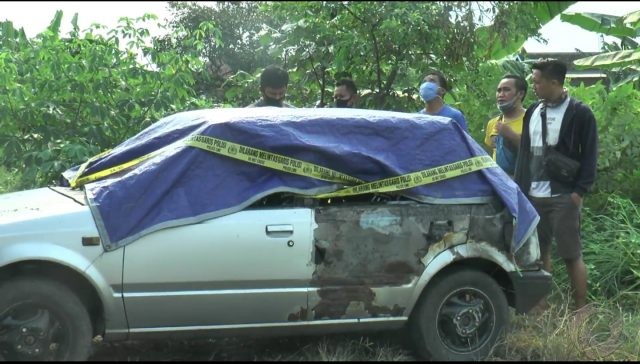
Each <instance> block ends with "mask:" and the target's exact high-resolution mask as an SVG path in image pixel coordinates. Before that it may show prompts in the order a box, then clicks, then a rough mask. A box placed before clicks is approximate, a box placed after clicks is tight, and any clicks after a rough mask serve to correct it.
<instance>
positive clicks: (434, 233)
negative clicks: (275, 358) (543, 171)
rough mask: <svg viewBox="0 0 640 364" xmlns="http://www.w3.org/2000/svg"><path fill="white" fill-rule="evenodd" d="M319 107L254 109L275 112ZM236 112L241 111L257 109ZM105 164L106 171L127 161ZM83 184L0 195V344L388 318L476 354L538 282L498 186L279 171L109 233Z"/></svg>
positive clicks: (0, 348) (28, 349)
mask: <svg viewBox="0 0 640 364" xmlns="http://www.w3.org/2000/svg"><path fill="white" fill-rule="evenodd" d="M211 112H212V113H215V111H211ZM323 112H325V113H326V111H317V110H316V111H269V112H267V114H268V113H277V115H278V117H279V118H280V119H281V120H280V121H279V122H278V123H280V122H281V121H282V119H283V118H284V119H287V118H288V117H293V118H300V115H301V114H304V113H323ZM242 113H245V114H243V115H244V116H246V117H248V118H249V119H250V118H252V117H254V116H255V113H258V114H260V111H242ZM246 113H254V114H246ZM361 114H362V115H364V118H365V119H366V118H367V117H369V115H374V114H373V112H371V114H369V112H361ZM383 114H384V113H383ZM247 115H248V116H247ZM260 115H262V114H260ZM304 115H307V114H304ZM334 117H336V118H338V119H340V117H339V116H334ZM405 117H406V118H409V119H412V118H417V119H419V120H418V122H419V123H426V122H429V121H431V122H434V121H432V120H429V118H428V117H424V116H410V115H407V116H402V118H405ZM340 120H342V119H340ZM342 121H344V120H342ZM438 123H440V122H439V121H438ZM442 124H443V125H444V126H438V127H443V128H444V127H446V128H457V126H454V125H452V124H455V123H451V122H450V121H444V122H443V123H442ZM394 127H395V126H394ZM469 139H470V138H469ZM305 143H308V141H306V142H305ZM156 147H157V146H156ZM172 155H173V154H172ZM221 158H224V157H221ZM237 163H244V162H237ZM158 165H159V164H157V163H156V164H153V163H151V162H150V164H149V167H147V169H149V170H153V169H154V168H159V167H158ZM260 168H262V167H260ZM80 170H82V168H80ZM119 173H120V174H119V175H117V176H111V177H105V178H107V179H109V178H114V179H118V178H122V176H123V175H126V174H130V173H132V170H131V169H124V170H123V171H120V172H119ZM274 173H282V172H274ZM474 173H478V172H474ZM500 173H501V172H500ZM155 178H159V177H155ZM252 178H253V177H252ZM504 178H506V179H508V176H506V175H504ZM505 181H506V182H505V183H510V182H509V181H507V180H505ZM438 183H444V182H438ZM151 187H152V186H149V188H151ZM85 188H86V190H83V189H78V188H71V187H48V188H40V189H36V190H31V191H22V192H14V193H9V194H5V195H0V355H1V356H2V357H3V358H5V359H9V360H24V359H27V360H29V359H56V360H66V359H69V360H83V359H86V358H87V357H88V355H89V354H90V350H91V339H92V338H93V337H94V336H96V335H101V336H102V338H103V340H127V339H143V338H150V337H175V336H176V335H187V336H190V337H192V336H200V335H206V336H211V335H245V334H250V335H293V334H315V333H333V332H344V331H364V332H367V331H370V330H380V329H397V328H402V327H407V328H408V329H409V330H411V334H412V337H413V338H414V339H415V340H414V341H415V342H414V344H415V348H416V350H417V351H418V353H419V354H420V355H421V356H423V357H425V358H433V359H440V360H443V359H444V360H447V359H462V360H465V359H478V358H482V357H483V356H485V355H487V353H488V352H489V351H490V350H491V348H492V346H493V344H494V343H495V342H496V340H497V339H498V338H499V336H500V335H501V334H503V333H504V330H505V328H506V326H507V323H508V322H507V321H508V307H509V306H511V307H513V308H514V309H515V310H516V312H518V313H523V312H526V311H528V310H529V309H530V308H531V307H532V306H533V305H535V303H537V301H538V300H539V299H540V298H541V297H543V296H544V295H546V294H547V293H548V292H549V289H550V275H549V274H548V273H546V272H544V271H543V270H542V269H541V268H540V264H539V261H538V260H539V247H538V241H537V235H536V233H535V229H533V230H532V231H531V232H530V233H529V234H527V236H526V237H525V238H524V239H523V241H522V242H521V244H519V246H517V249H516V248H514V244H513V242H514V239H513V236H514V218H513V214H512V213H511V212H510V211H509V210H508V209H507V208H506V207H505V202H504V201H503V199H501V198H499V197H498V196H497V195H496V196H492V197H489V198H483V199H481V200H477V201H475V202H474V201H473V200H472V202H468V201H465V200H464V199H462V200H453V201H449V202H447V201H434V202H424V201H416V199H415V198H410V197H407V196H405V195H404V194H402V193H400V192H399V193H377V192H374V193H363V194H358V195H351V196H342V197H330V198H317V196H313V195H314V194H317V193H307V194H305V193H304V192H300V191H288V190H286V188H284V189H283V188H281V187H278V188H275V189H274V190H272V191H269V193H264V194H263V195H259V194H258V195H256V196H255V198H252V199H250V200H247V201H248V202H247V201H245V202H243V204H239V205H238V207H237V209H235V210H234V211H229V210H226V211H225V212H224V213H222V214H217V215H216V216H214V217H211V216H210V215H201V218H200V219H198V220H193V219H192V220H180V221H179V222H178V223H175V224H169V225H167V224H166V223H165V224H164V225H161V226H159V227H158V228H157V229H148V230H146V231H145V232H144V234H137V235H136V234H133V236H134V238H131V239H129V240H128V242H127V243H126V244H122V245H121V246H117V247H115V248H114V246H113V244H115V239H113V238H110V237H109V236H106V234H108V233H109V231H108V227H107V228H105V227H104V226H106V225H108V222H104V221H102V220H101V218H103V217H104V215H105V214H104V213H103V214H101V213H100V210H98V207H99V206H98V207H96V206H95V205H99V201H98V202H96V201H97V198H96V196H99V194H98V193H90V192H88V191H89V189H90V184H88V185H87V186H85ZM103 188H104V189H105V191H112V190H113V189H114V188H115V187H114V186H112V185H107V186H104V187H103ZM313 188H316V186H313ZM338 188H339V187H336V186H332V187H331V188H330V190H333V191H335V190H336V189H338ZM174 189H175V188H174ZM172 190H173V189H172ZM141 196H144V194H142V193H141ZM185 198H189V197H185ZM201 198H205V197H202V196H201ZM141 200H142V197H141ZM140 204H142V202H140ZM164 209H165V208H164V207H162V206H158V205H154V207H152V208H150V210H154V211H155V210H164ZM132 211H134V210H132ZM132 216H133V214H132ZM533 226H534V227H535V224H534V225H533ZM105 231H106V232H105ZM125 240H126V239H125ZM105 241H109V242H110V245H107V244H106V243H105ZM123 241H124V240H123Z"/></svg>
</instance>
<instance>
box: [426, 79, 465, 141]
mask: <svg viewBox="0 0 640 364" xmlns="http://www.w3.org/2000/svg"><path fill="white" fill-rule="evenodd" d="M422 81H423V83H422V84H421V85H420V97H421V98H422V100H423V101H424V109H421V110H420V111H418V113H419V114H429V115H435V116H446V117H449V118H451V119H453V120H455V121H456V122H457V123H458V125H460V126H461V127H462V129H463V130H464V131H466V132H469V130H468V129H467V120H465V118H464V114H463V113H462V112H461V111H460V110H458V109H456V108H454V107H451V106H449V105H447V104H445V103H444V100H443V97H444V94H445V93H446V92H447V89H448V86H447V79H446V78H445V77H444V75H443V74H442V73H441V72H439V71H431V72H429V73H428V74H427V75H426V76H425V78H424V79H423V80H422Z"/></svg>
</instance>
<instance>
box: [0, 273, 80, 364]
mask: <svg viewBox="0 0 640 364" xmlns="http://www.w3.org/2000/svg"><path fill="white" fill-rule="evenodd" d="M0 292H2V294H1V295H0V357H3V358H4V359H5V360H9V361H12V360H56V361H58V360H65V361H66V360H70V361H81V360H86V359H87V358H88V357H89V354H90V350H91V339H92V327H91V320H90V319H89V314H88V313H87V309H86V308H85V306H84V305H83V304H82V302H81V301H80V299H78V297H77V296H76V295H75V294H74V293H73V292H72V291H71V290H70V289H69V288H67V287H66V286H64V285H63V284H60V283H58V282H56V281H53V280H49V279H43V278H35V277H21V278H17V279H13V280H10V281H7V282H3V283H1V284H0Z"/></svg>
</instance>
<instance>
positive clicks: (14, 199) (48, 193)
mask: <svg viewBox="0 0 640 364" xmlns="http://www.w3.org/2000/svg"><path fill="white" fill-rule="evenodd" d="M64 190H69V189H54V188H49V187H45V188H38V189H34V190H28V191H20V192H12V193H6V194H2V195H0V225H5V224H11V223H17V222H24V221H33V220H41V219H46V218H51V217H55V216H62V215H68V214H74V213H79V212H81V211H82V210H84V211H85V212H87V213H88V212H89V210H88V208H87V207H86V206H83V201H82V200H80V199H78V198H77V197H75V198H74V195H73V193H71V191H70V190H69V193H67V194H66V195H65V194H64Z"/></svg>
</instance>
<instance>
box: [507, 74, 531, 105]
mask: <svg viewBox="0 0 640 364" xmlns="http://www.w3.org/2000/svg"><path fill="white" fill-rule="evenodd" d="M505 78H508V79H512V80H513V81H514V83H515V84H516V91H524V93H523V94H522V99H521V100H520V101H524V98H525V97H526V96H527V88H528V87H529V85H528V84H527V80H525V79H524V77H522V76H518V75H513V74H508V75H504V76H502V79H503V80H504V79H505Z"/></svg>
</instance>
